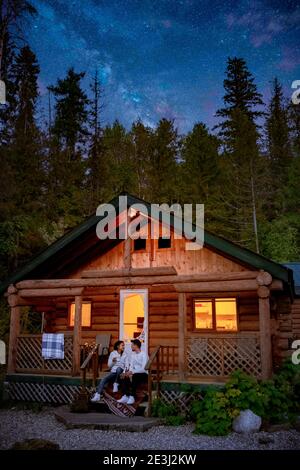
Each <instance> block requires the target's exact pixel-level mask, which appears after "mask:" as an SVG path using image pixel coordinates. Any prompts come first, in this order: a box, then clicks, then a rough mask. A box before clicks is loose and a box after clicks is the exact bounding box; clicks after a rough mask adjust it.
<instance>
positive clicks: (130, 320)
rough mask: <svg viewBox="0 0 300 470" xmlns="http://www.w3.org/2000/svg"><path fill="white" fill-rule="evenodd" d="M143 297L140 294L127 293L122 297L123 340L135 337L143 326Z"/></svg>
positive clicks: (127, 340)
mask: <svg viewBox="0 0 300 470" xmlns="http://www.w3.org/2000/svg"><path fill="white" fill-rule="evenodd" d="M144 316H145V311H144V298H143V295H142V294H128V295H126V297H125V298H124V318H123V322H124V323H123V331H124V338H122V339H123V340H124V341H126V342H129V341H131V340H132V339H133V338H137V337H138V336H139V335H140V334H141V332H142V330H143V326H144V321H143V320H144Z"/></svg>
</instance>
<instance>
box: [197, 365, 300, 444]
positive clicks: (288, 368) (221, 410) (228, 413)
mask: <svg viewBox="0 0 300 470" xmlns="http://www.w3.org/2000/svg"><path fill="white" fill-rule="evenodd" d="M246 409H250V410H251V411H253V412H254V413H256V414H258V415H259V416H261V417H262V418H263V419H264V420H265V421H267V422H270V423H278V422H283V421H292V420H293V419H294V417H295V416H296V415H297V413H299V411H300V367H299V366H294V365H293V364H291V363H290V362H288V363H286V364H284V365H283V366H282V368H281V369H280V370H279V371H278V373H277V374H274V376H273V378H272V380H269V381H262V382H259V381H257V380H256V379H255V378H253V377H250V376H248V375H247V374H245V373H244V372H242V371H236V372H234V373H232V374H231V377H230V379H229V381H228V382H227V383H226V385H225V386H224V388H223V389H221V390H220V388H209V389H207V391H206V393H205V395H204V398H203V400H202V401H196V402H194V403H193V404H192V409H191V416H192V418H193V419H194V420H195V423H196V425H195V431H194V432H195V433H198V434H208V435H214V436H223V435H225V434H227V433H228V432H229V431H230V430H231V427H232V421H233V419H234V418H235V417H236V416H238V415H239V413H240V411H241V410H246Z"/></svg>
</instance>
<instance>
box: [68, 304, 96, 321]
mask: <svg viewBox="0 0 300 470" xmlns="http://www.w3.org/2000/svg"><path fill="white" fill-rule="evenodd" d="M91 311H92V305H91V302H83V303H82V313H81V326H91ZM74 319H75V303H74V302H72V303H71V311H70V326H74Z"/></svg>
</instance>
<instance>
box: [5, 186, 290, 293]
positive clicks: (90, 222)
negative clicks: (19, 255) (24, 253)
mask: <svg viewBox="0 0 300 470" xmlns="http://www.w3.org/2000/svg"><path fill="white" fill-rule="evenodd" d="M123 195H124V194H123ZM125 195H126V196H127V203H128V206H131V205H133V204H137V203H142V204H144V205H145V206H146V207H147V210H148V212H149V213H150V206H151V204H150V203H147V202H145V201H143V200H142V199H139V198H137V197H135V196H132V195H130V194H125ZM118 203H119V196H117V197H115V198H114V199H112V200H111V201H110V204H112V205H113V206H114V207H115V208H116V211H117V210H118ZM101 218H102V217H100V216H96V215H92V216H91V217H89V218H88V219H86V220H85V221H84V222H82V223H81V224H80V225H78V226H76V227H75V228H73V229H72V230H70V231H69V232H68V233H66V234H65V235H64V236H62V237H61V238H59V239H58V240H57V241H55V242H54V243H52V244H51V245H50V246H48V247H47V248H46V249H45V250H43V251H42V252H40V253H39V254H38V255H37V256H35V257H34V258H32V259H31V260H30V261H29V262H28V263H26V264H25V265H24V266H23V267H22V268H20V269H19V270H18V271H16V272H15V273H14V274H13V275H12V276H10V277H9V278H8V279H6V280H5V281H4V282H3V283H2V284H1V285H0V294H3V293H4V291H5V290H6V289H7V287H8V286H9V285H10V284H14V283H16V282H19V281H21V280H23V279H30V275H31V273H34V271H36V270H37V269H38V268H40V267H41V266H44V265H45V266H46V264H47V263H48V262H49V261H50V260H51V261H52V262H55V260H56V259H57V258H58V259H59V258H60V257H61V255H62V254H63V252H64V249H66V248H67V247H69V246H70V245H72V244H73V243H74V242H76V241H77V240H80V239H84V237H85V236H86V235H87V233H90V232H91V230H95V229H96V225H97V223H98V222H99V221H100V220H101ZM170 220H171V224H172V225H173V224H174V217H173V214H171V217H170ZM193 228H194V229H195V226H194V227H193ZM204 244H205V246H207V247H211V248H213V249H214V250H216V251H217V252H219V253H221V254H224V255H225V256H227V257H230V258H233V259H234V260H236V261H237V262H240V263H242V264H244V265H247V266H250V267H253V268H255V269H264V270H265V271H268V272H269V273H270V274H271V275H272V276H273V277H275V278H277V279H280V280H282V281H283V282H285V283H286V284H288V285H289V286H290V289H291V290H292V291H293V272H292V270H291V269H289V268H288V267H285V266H283V265H281V264H279V263H275V262H274V261H271V260H269V259H268V258H265V257H264V256H261V255H259V254H257V253H254V252H253V251H251V250H248V249H247V248H243V247H241V246H239V245H237V244H236V243H233V242H231V241H229V240H226V239H225V238H223V237H220V236H218V235H215V234H213V233H210V232H208V231H207V230H205V231H204Z"/></svg>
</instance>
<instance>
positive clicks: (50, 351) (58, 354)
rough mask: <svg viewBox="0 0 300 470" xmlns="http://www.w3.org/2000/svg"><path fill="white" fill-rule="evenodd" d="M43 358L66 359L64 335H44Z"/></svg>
mask: <svg viewBox="0 0 300 470" xmlns="http://www.w3.org/2000/svg"><path fill="white" fill-rule="evenodd" d="M42 356H43V358H44V359H64V335H63V333H56V334H54V333H44V334H43V338H42Z"/></svg>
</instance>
